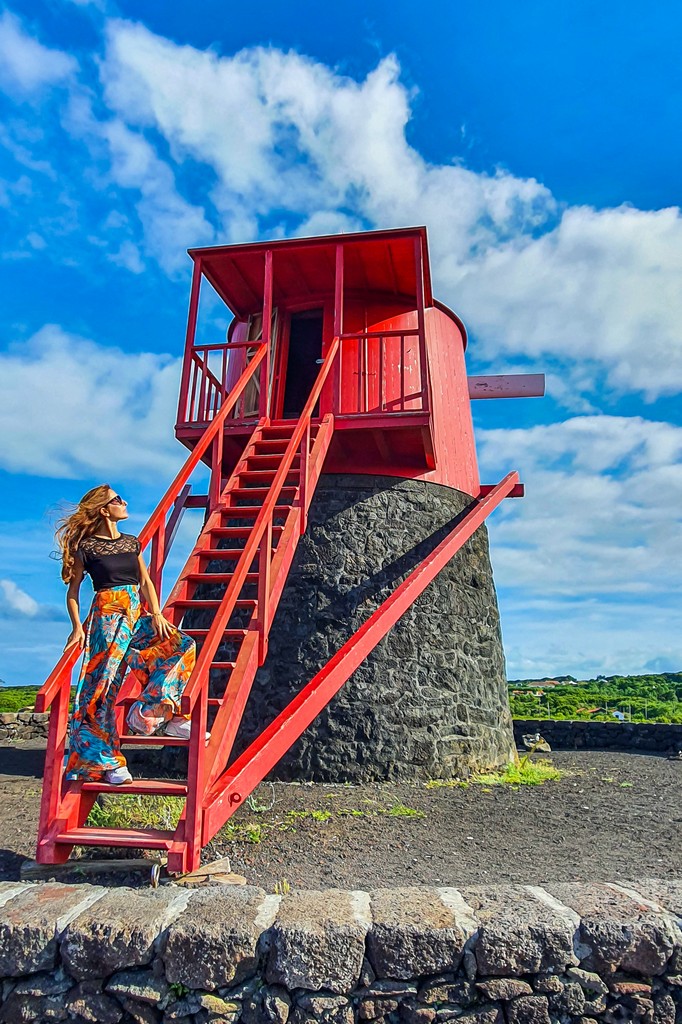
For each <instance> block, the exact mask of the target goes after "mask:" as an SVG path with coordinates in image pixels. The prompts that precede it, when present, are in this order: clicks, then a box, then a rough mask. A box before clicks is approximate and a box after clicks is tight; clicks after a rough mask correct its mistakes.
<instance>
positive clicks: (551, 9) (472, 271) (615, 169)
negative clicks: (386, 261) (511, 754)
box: [0, 0, 682, 683]
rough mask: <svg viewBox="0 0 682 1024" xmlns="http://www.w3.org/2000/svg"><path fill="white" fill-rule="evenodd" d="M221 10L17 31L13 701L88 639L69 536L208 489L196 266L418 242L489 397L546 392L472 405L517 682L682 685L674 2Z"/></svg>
mask: <svg viewBox="0 0 682 1024" xmlns="http://www.w3.org/2000/svg"><path fill="white" fill-rule="evenodd" d="M225 10H226V8H225V4H224V3H222V2H218V0H205V2H204V3H202V4H200V5H192V6H190V7H188V6H187V5H184V4H158V3H156V2H154V3H151V2H136V0H125V2H120V3H118V4H114V3H109V2H108V0H44V2H43V3H42V4H36V3H22V2H18V0H17V2H14V3H11V4H10V5H8V6H6V7H2V8H0V108H1V111H0V112H1V118H0V223H2V229H3V246H2V285H1V287H2V319H1V328H2V329H1V333H0V391H1V392H2V393H1V394H0V423H1V425H2V428H3V435H4V436H5V438H6V442H5V445H4V446H3V447H2V450H0V485H1V486H2V493H3V496H4V501H3V508H2V513H1V520H2V521H1V523H0V678H2V679H4V680H5V681H6V682H8V683H29V682H41V681H42V679H43V678H44V676H45V675H46V673H47V672H48V671H49V669H50V668H51V666H52V664H53V662H54V660H55V658H56V656H57V655H58V653H59V651H60V649H61V646H62V644H63V640H64V637H65V635H66V633H67V625H66V617H65V613H64V611H63V601H64V590H63V586H62V585H61V583H60V581H59V578H58V572H57V564H56V563H55V562H54V561H51V560H50V559H49V552H50V550H51V547H52V545H51V530H50V513H49V510H50V509H52V508H54V507H55V506H56V505H58V503H59V502H60V501H63V500H65V501H72V500H77V499H78V497H79V496H80V495H81V494H82V493H83V491H85V490H86V489H87V488H88V487H90V486H92V485H93V484H94V483H97V482H100V481H101V480H102V479H107V480H109V481H110V482H111V483H112V485H113V486H114V487H115V488H116V489H117V490H120V491H122V492H125V494H126V496H127V497H129V499H130V502H131V508H132V512H133V514H132V516H131V521H130V525H131V528H132V529H139V527H140V526H141V525H142V523H143V522H144V520H145V518H146V516H147V514H148V513H149V511H150V510H151V508H152V507H153V505H154V503H155V501H156V499H157V498H158V497H159V495H160V493H161V492H162V490H163V489H164V488H165V486H166V485H167V483H168V481H169V479H170V477H171V474H172V473H173V471H174V469H175V468H176V467H177V466H178V465H179V463H180V460H181V458H182V452H183V449H181V447H180V446H179V445H178V444H177V443H176V442H175V441H174V440H173V436H172V425H173V422H174V414H175V400H176V395H177V388H178V381H179V357H180V354H181V351H182V344H183V333H184V322H185V316H186V308H187V295H188V280H189V279H188V269H189V267H188V265H189V261H188V259H187V257H186V255H185V250H186V249H187V248H188V247H190V246H193V245H198V244H211V243H218V242H225V241H249V240H253V239H256V238H259V237H260V238H264V237H274V236H282V235H286V234H311V233H313V234H314V233H318V232H323V231H324V232H327V231H337V230H356V229H362V228H372V227H393V226H398V225H402V224H422V223H425V224H426V225H427V226H428V229H429V238H430V247H431V256H432V265H433V275H434V285H435V290H436V294H437V295H438V296H439V297H440V298H441V299H442V300H443V301H445V302H447V303H448V304H449V305H451V306H452V307H453V308H455V309H456V310H457V311H458V312H459V313H460V315H462V317H463V318H464V320H465V321H466V323H467V326H468V328H469V332H470V338H471V342H470V347H469V352H468V360H469V368H470V372H473V373H476V372H486V371H488V372H505V371H514V370H517V371H529V372H538V371H544V372H546V373H547V377H548V396H547V398H545V399H544V400H528V401H524V402H521V401H516V402H502V401H500V402H480V403H477V405H476V407H475V416H476V427H477V439H478V447H479V456H480V462H481V469H482V476H483V478H484V480H485V481H486V482H494V481H495V480H497V479H499V478H500V477H501V476H502V475H503V474H504V473H505V472H506V471H508V470H509V469H511V468H518V469H519V470H520V473H521V476H522V479H523V480H524V481H525V483H526V485H527V498H526V499H525V500H524V501H522V502H508V503H507V505H506V506H505V507H504V508H503V509H501V510H500V511H498V512H497V513H496V515H495V518H494V519H493V520H492V521H491V522H490V535H491V546H492V555H493V565H494V569H495V575H496V580H497V584H498V591H499V597H500V606H501V613H502V625H503V632H504V638H505V647H506V652H507V660H508V672H509V675H510V677H516V676H532V675H546V674H552V673H566V672H568V673H571V674H573V675H576V676H588V675H593V674H597V673H602V672H603V673H607V674H608V673H613V672H619V671H622V672H638V671H648V670H679V668H680V666H681V665H682V639H681V638H682V630H681V629H680V626H681V625H682V623H681V621H680V620H681V617H682V616H681V615H680V602H679V593H680V583H679V564H680V554H681V544H680V541H681V539H682V537H681V535H682V530H681V529H680V511H679V510H680V507H681V506H682V500H681V499H682V470H681V468H680V452H681V451H682V415H681V413H680V407H679V392H680V390H681V389H682V344H681V340H682V339H681V337H680V335H681V331H682V328H681V327H680V324H681V323H682V297H681V294H680V271H681V270H682V221H681V219H680V212H679V208H678V204H679V200H680V196H679V167H680V165H681V163H682V160H681V158H682V152H681V150H682V131H680V127H681V125H680V93H681V91H682V89H681V86H682V70H681V68H680V62H679V38H680V22H681V21H682V18H681V16H680V13H679V9H678V8H677V6H676V5H673V4H671V3H661V4H657V5H647V6H644V5H642V4H640V3H618V4H616V3H615V2H605V3H601V4H598V5H597V4H594V3H593V2H592V0H590V2H589V3H588V2H587V0H580V2H574V3H571V4H546V3H540V2H537V0H529V2H527V3H523V4H515V5H510V4H509V3H503V2H501V0H491V2H484V3H481V2H474V0H468V2H452V0H450V2H447V3H445V2H443V3H438V2H434V3H431V4H429V5H426V7H425V6H424V5H414V4H406V3H400V2H399V3H396V2H395V0H392V2H391V3H390V4H389V3H388V2H380V3H379V2H377V3H370V4H367V3H362V4H361V3H359V2H357V0H351V2H348V3H346V4H344V5H321V4H319V3H312V2H296V0H294V2H292V3H291V4H281V3H269V2H268V3H260V4H252V5H244V6H243V7H242V8H241V9H237V8H236V7H235V8H233V6H232V5H231V9H230V11H229V16H228V15H226V13H225ZM205 324H206V328H205V329H206V330H207V331H209V332H210V331H218V330H221V329H222V328H224V323H222V322H221V320H220V317H219V316H218V314H217V311H216V310H215V308H213V307H211V306H210V304H209V305H208V307H207V309H206V320H205ZM195 526H196V522H195V521H187V522H186V523H185V525H184V527H183V531H182V537H181V541H180V547H179V549H178V553H177V555H176V559H175V561H176V564H177V561H178V560H179V559H180V557H181V553H182V549H183V545H184V546H185V547H186V546H187V545H188V544H189V543H190V541H191V539H192V533H193V530H194V529H195Z"/></svg>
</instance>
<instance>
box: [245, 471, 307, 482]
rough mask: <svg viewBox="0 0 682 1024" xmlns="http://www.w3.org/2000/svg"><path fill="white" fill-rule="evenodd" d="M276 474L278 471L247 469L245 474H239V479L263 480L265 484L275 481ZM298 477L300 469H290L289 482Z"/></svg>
mask: <svg viewBox="0 0 682 1024" xmlns="http://www.w3.org/2000/svg"><path fill="white" fill-rule="evenodd" d="M276 472H277V470H276V469H245V470H243V472H241V473H240V474H239V479H240V480H262V481H263V482H264V483H265V482H266V481H267V480H270V481H272V480H274V479H275V474H276ZM298 475H299V471H298V469H290V470H289V472H288V473H287V480H289V479H291V478H292V477H296V478H298Z"/></svg>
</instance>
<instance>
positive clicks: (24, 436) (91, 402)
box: [0, 325, 181, 485]
mask: <svg viewBox="0 0 682 1024" xmlns="http://www.w3.org/2000/svg"><path fill="white" fill-rule="evenodd" d="M179 374H180V360H178V359H172V358H171V357H169V356H166V355H156V354H153V353H150V352H134V353H133V352H131V353H127V352H122V351H120V350H119V349H115V348H105V347H103V346H101V345H97V344H95V343H94V342H92V341H89V340H87V339H85V338H80V337H78V336H75V335H72V334H67V333H66V332H64V331H63V330H62V329H61V328H59V327H57V326H54V325H47V326H45V327H43V328H42V329H41V330H40V331H38V332H37V333H36V334H35V335H33V337H32V338H29V339H28V341H26V342H24V343H21V344H18V343H15V344H13V345H11V346H10V347H9V349H8V350H6V351H5V352H3V353H1V354H0V430H2V432H3V433H4V436H5V437H9V438H10V439H11V443H10V444H8V445H5V446H4V447H3V449H2V451H1V452H0V466H2V468H4V469H6V470H8V471H9V472H11V473H34V474H38V475H42V476H47V477H84V476H102V477H107V476H108V475H110V473H111V470H112V467H115V468H116V471H117V473H119V474H121V475H124V474H127V475H129V476H131V477H133V478H135V479H142V480H147V481H149V482H150V483H152V484H153V483H155V482H156V481H158V483H159V485H165V483H166V481H167V480H168V479H169V477H170V474H172V473H173V472H174V471H175V470H176V469H177V466H178V464H179V462H180V461H181V449H180V446H179V445H177V443H176V442H174V441H173V430H172V426H173V423H174V421H175V407H176V400H177V388H178V379H179Z"/></svg>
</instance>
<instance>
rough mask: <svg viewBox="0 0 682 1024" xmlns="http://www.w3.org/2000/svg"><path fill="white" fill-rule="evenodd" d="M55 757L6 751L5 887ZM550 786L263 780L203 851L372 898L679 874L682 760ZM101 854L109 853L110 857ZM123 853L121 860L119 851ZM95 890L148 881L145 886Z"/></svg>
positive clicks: (557, 760)
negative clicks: (417, 888)
mask: <svg viewBox="0 0 682 1024" xmlns="http://www.w3.org/2000/svg"><path fill="white" fill-rule="evenodd" d="M43 754H44V751H43V750H42V749H40V747H39V745H38V744H37V743H26V744H23V745H18V746H17V747H13V748H10V747H0V798H1V801H2V803H1V806H2V814H1V815H0V878H2V879H15V878H17V877H18V875H19V869H20V866H21V863H22V861H23V860H24V859H25V858H28V857H32V856H33V855H34V852H35V834H36V822H37V818H38V807H39V801H40V779H41V774H42V761H43ZM545 756H549V759H550V760H551V762H552V763H553V764H554V765H555V766H556V767H557V768H560V769H563V770H565V771H566V772H568V773H570V774H567V775H566V776H565V777H564V778H562V779H560V780H558V781H555V782H546V783H544V784H543V785H541V786H520V787H518V788H516V787H510V786H508V785H507V786H494V787H493V786H491V787H483V786H480V785H475V786H474V785H471V786H468V787H466V788H461V787H457V788H448V787H445V788H434V789H430V788H427V787H426V786H425V785H424V784H410V785H405V784H383V785H367V786H344V785H314V786H313V785H306V784H303V785H287V784H282V783H276V784H273V785H271V784H269V783H264V784H262V785H261V786H260V787H259V789H258V790H257V791H256V793H255V794H254V798H253V799H252V800H251V801H250V804H251V806H249V805H248V804H245V805H244V806H243V807H242V808H240V810H239V811H238V812H237V814H236V815H235V816H234V818H233V819H232V822H231V825H230V826H228V828H227V829H224V830H223V832H222V833H220V834H219V835H218V836H217V837H216V838H215V839H214V840H213V841H212V842H211V844H210V845H209V846H208V847H207V848H206V850H205V851H204V860H205V861H210V860H213V859H215V858H216V857H224V856H228V857H229V858H230V860H231V863H232V869H233V871H235V872H238V873H239V874H242V875H244V876H246V879H247V881H248V882H249V883H250V884H254V885H260V886H262V887H263V888H264V889H265V890H266V891H269V892H272V891H274V890H275V888H276V886H278V885H279V887H280V888H281V886H282V884H283V883H284V882H285V881H286V882H287V883H288V884H289V885H290V886H291V887H292V888H299V889H300V888H308V889H315V888H317V889H325V888H331V887H340V888H357V889H372V888H375V887H377V886H400V885H428V884H436V885H438V884H443V885H454V886H456V885H472V884H486V883H487V884H493V883H499V882H516V883H524V884H538V883H541V882H548V881H571V880H593V881H599V880H601V881H607V880H610V881H614V880H618V879H619V878H620V879H633V878H637V877H650V878H652V877H658V878H669V877H678V878H679V877H682V843H680V836H681V835H682V828H681V826H682V799H681V798H682V761H673V760H669V759H668V758H666V757H664V756H656V755H653V754H635V753H619V752H614V751H557V752H554V753H552V754H551V755H545ZM99 855H101V854H99ZM114 855H116V856H120V853H118V854H114ZM87 880H88V881H106V882H107V883H109V882H112V881H117V882H119V884H120V883H121V882H124V883H126V884H131V883H132V884H148V879H147V878H146V876H141V877H140V878H139V879H138V880H137V882H136V879H135V878H132V877H126V876H123V877H120V876H119V877H117V878H110V877H106V878H104V877H102V878H93V877H92V876H89V877H88V879H87Z"/></svg>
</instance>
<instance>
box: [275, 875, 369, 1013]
mask: <svg viewBox="0 0 682 1024" xmlns="http://www.w3.org/2000/svg"><path fill="white" fill-rule="evenodd" d="M370 923H371V921H370V912H369V897H368V895H367V893H364V892H346V891H342V890H339V889H328V890H326V891H325V892H297V893H292V894H291V895H290V896H285V897H284V898H283V899H282V903H281V905H280V907H279V911H278V913H277V918H276V920H275V922H274V924H273V926H272V929H271V932H270V951H269V955H268V961H267V967H266V980H267V981H268V982H270V983H272V982H274V983H279V984H282V985H284V986H285V987H286V988H288V989H293V988H305V989H312V990H314V991H316V990H319V989H328V990H329V991H330V992H334V993H344V992H348V991H350V990H351V989H353V988H354V987H355V985H356V984H357V982H358V978H359V977H360V971H361V970H362V962H363V957H364V953H365V937H366V935H367V931H368V929H369V927H370Z"/></svg>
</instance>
